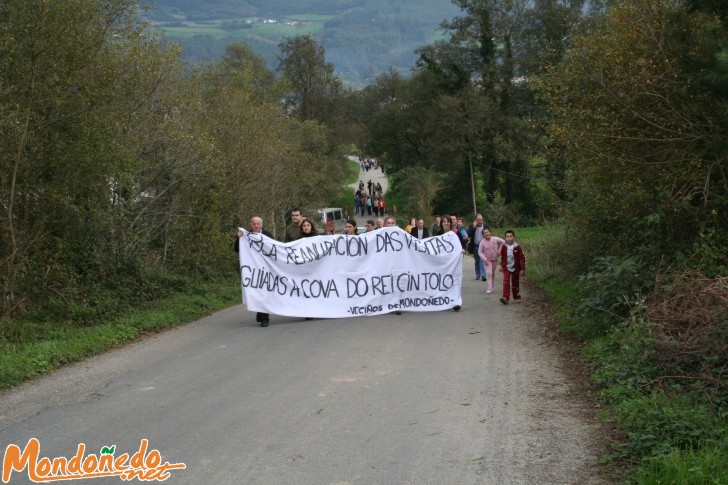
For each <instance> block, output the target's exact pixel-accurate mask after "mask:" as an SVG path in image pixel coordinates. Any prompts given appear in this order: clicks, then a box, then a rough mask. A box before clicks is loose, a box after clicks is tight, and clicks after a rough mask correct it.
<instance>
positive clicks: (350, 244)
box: [240, 227, 462, 318]
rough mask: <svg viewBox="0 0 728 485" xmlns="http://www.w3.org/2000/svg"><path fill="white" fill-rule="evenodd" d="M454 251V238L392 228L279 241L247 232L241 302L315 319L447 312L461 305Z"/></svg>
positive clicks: (459, 258)
mask: <svg viewBox="0 0 728 485" xmlns="http://www.w3.org/2000/svg"><path fill="white" fill-rule="evenodd" d="M461 249H462V247H461V245H460V241H459V240H458V238H457V236H456V235H455V234H453V233H447V234H444V235H442V236H437V237H431V238H428V239H424V240H419V239H416V238H413V237H412V236H411V235H409V234H407V233H406V232H404V231H403V230H402V229H400V228H397V227H385V228H383V229H379V230H377V231H372V232H368V233H364V234H361V235H358V236H347V235H343V234H341V235H336V236H316V237H310V238H304V239H299V240H298V241H294V242H290V243H285V244H284V243H280V242H278V241H275V240H273V239H270V238H268V237H266V236H263V235H262V234H254V233H250V232H247V231H246V232H245V234H244V235H243V237H242V238H240V277H241V281H242V286H243V303H245V304H246V305H247V307H248V309H249V310H252V311H257V312H266V313H274V314H277V315H286V316H297V317H320V318H342V317H355V316H362V315H376V314H381V313H390V312H392V311H395V310H403V311H416V312H421V311H437V310H446V309H449V308H452V307H454V306H455V305H461V304H462V298H461V295H460V287H461V282H462V256H461Z"/></svg>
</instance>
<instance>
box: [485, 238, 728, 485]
mask: <svg viewBox="0 0 728 485" xmlns="http://www.w3.org/2000/svg"><path fill="white" fill-rule="evenodd" d="M502 232H503V231H502V230H497V231H496V234H498V235H500V234H502ZM515 232H516V235H517V240H519V241H520V242H521V244H522V245H523V246H524V252H525V254H526V258H527V272H526V274H527V275H528V277H529V279H531V280H533V281H535V282H536V283H537V284H538V285H539V286H540V287H541V288H542V289H544V290H545V291H546V293H547V294H548V295H549V298H550V301H551V303H552V305H553V308H554V310H555V314H556V318H557V320H558V323H559V325H560V329H561V331H562V332H563V333H564V334H571V335H575V336H577V337H578V338H579V339H580V340H581V341H582V342H583V352H584V357H585V359H586V362H587V365H588V367H589V370H590V372H591V375H592V379H593V382H594V383H595V385H596V386H597V388H598V390H599V399H600V401H601V402H602V404H603V408H604V409H605V412H604V413H603V419H606V420H610V421H612V422H613V424H615V425H616V426H617V427H618V428H619V429H620V430H621V431H622V432H623V433H624V439H622V440H620V441H619V442H617V443H612V445H611V446H610V451H609V453H608V454H607V455H605V456H603V457H602V461H603V462H604V463H610V464H612V465H617V466H618V467H620V468H625V469H626V472H625V476H626V477H627V480H628V481H629V482H634V483H645V484H718V483H728V471H727V470H728V467H726V466H725V465H726V463H728V431H727V430H728V426H727V424H728V396H725V395H722V394H720V393H715V392H710V391H711V386H712V387H713V388H714V387H716V385H715V384H713V383H712V382H711V379H712V375H711V374H707V373H706V374H705V376H704V377H703V376H698V377H697V378H694V377H690V378H683V376H680V375H675V373H674V372H671V370H670V368H669V367H668V366H669V363H668V362H666V360H665V359H666V356H665V355H664V354H661V353H660V352H659V351H657V350H656V347H655V345H654V343H655V341H654V339H655V333H656V332H655V326H656V324H655V323H653V322H650V321H648V320H647V319H646V318H645V317H644V315H643V314H642V313H640V312H639V311H637V312H635V313H634V314H633V315H631V316H630V317H629V318H628V319H624V320H621V321H620V320H617V319H615V320H614V321H613V322H612V323H611V326H610V327H608V328H607V329H606V330H605V327H604V323H603V322H601V321H600V322H596V321H589V320H588V319H587V318H584V317H582V316H580V315H579V314H578V312H577V308H578V306H579V305H578V304H579V299H580V298H583V297H585V295H581V294H580V292H579V290H578V287H577V285H578V280H577V279H576V278H574V277H568V276H567V275H566V274H565V272H564V271H562V269H561V268H562V267H563V266H562V265H563V260H564V259H565V258H564V256H565V255H568V251H567V250H566V249H568V244H567V243H566V235H565V231H564V228H562V227H559V226H546V227H539V228H523V229H515ZM597 291H598V290H597ZM605 291H606V290H605ZM586 296H589V295H586ZM691 358H693V359H694V360H695V362H700V359H699V357H696V356H692V357H691ZM696 365H697V364H696Z"/></svg>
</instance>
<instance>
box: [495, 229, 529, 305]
mask: <svg viewBox="0 0 728 485" xmlns="http://www.w3.org/2000/svg"><path fill="white" fill-rule="evenodd" d="M505 239H506V243H505V244H503V245H502V246H501V248H500V257H501V267H500V270H501V272H502V273H503V296H501V299H500V301H501V303H503V304H504V305H507V304H508V300H510V297H511V289H513V299H514V300H520V299H521V294H520V287H519V281H520V279H521V276H523V275H524V274H526V256H525V255H524V254H523V248H521V246H519V245H518V243H517V242H516V233H515V232H513V231H511V230H510V229H509V230H508V231H506V238H505Z"/></svg>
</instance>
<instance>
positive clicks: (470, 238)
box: [235, 182, 526, 327]
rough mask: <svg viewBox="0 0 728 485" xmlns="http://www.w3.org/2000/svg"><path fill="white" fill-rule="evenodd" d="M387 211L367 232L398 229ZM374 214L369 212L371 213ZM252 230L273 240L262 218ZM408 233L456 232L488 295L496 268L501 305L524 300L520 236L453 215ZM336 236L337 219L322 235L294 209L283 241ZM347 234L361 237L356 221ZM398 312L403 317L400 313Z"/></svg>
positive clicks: (262, 319)
mask: <svg viewBox="0 0 728 485" xmlns="http://www.w3.org/2000/svg"><path fill="white" fill-rule="evenodd" d="M362 183H363V182H362ZM360 190H362V189H360ZM371 190H372V189H370V191H371ZM373 190H376V189H373ZM370 193H371V192H370ZM355 199H356V197H355ZM379 199H381V196H379ZM382 201H383V199H382ZM385 210H386V205H384V207H383V208H381V207H378V209H377V212H374V214H378V215H381V216H383V217H378V218H377V219H376V220H375V219H369V220H367V222H366V231H367V232H370V231H374V230H377V229H381V228H382V227H395V226H396V225H397V221H396V220H395V218H394V217H393V216H391V215H386V216H385ZM372 212H373V210H372ZM372 212H368V214H371V213H372ZM357 214H361V215H364V212H361V211H359V210H357ZM250 227H251V232H253V233H263V234H264V235H266V236H268V237H272V236H271V235H270V234H269V233H268V232H267V231H266V230H265V229H263V220H262V219H261V218H260V217H253V218H252V219H251V223H250ZM404 230H405V231H406V232H407V233H408V234H410V235H411V236H412V237H414V238H417V239H426V238H428V237H432V236H440V235H443V234H446V233H448V232H453V233H454V234H455V236H456V237H457V238H458V241H459V242H460V244H461V247H462V253H465V252H466V251H467V252H468V253H470V254H472V255H473V262H474V268H475V279H476V280H478V281H483V282H487V288H486V294H492V293H493V292H494V284H495V275H496V268H498V272H500V273H502V274H503V285H502V288H503V292H502V296H501V297H500V302H501V303H503V304H504V305H507V304H508V302H509V301H510V300H511V298H512V299H513V300H514V301H519V300H520V299H521V294H520V278H521V277H522V276H523V275H524V274H525V269H526V258H525V256H524V253H523V248H522V247H521V246H520V245H519V244H518V243H517V242H516V240H515V239H516V235H515V233H514V232H513V231H511V230H508V231H506V232H505V234H504V238H500V237H497V236H495V235H493V233H492V231H491V229H490V227H488V226H487V225H486V224H485V220H484V218H483V216H482V214H478V215H476V217H475V220H474V221H473V223H472V224H471V225H470V226H469V227H466V225H465V224H464V221H463V218H462V217H458V216H456V215H450V214H444V215H436V216H434V219H433V222H432V224H431V225H430V226H429V227H427V226H426V225H425V221H424V219H422V218H419V219H418V218H412V219H410V220H409V223H408V224H407V226H405V228H404ZM334 234H336V232H335V227H334V221H333V219H331V220H328V221H327V223H326V228H325V229H324V232H323V233H320V232H319V231H318V229H317V228H316V224H315V223H314V221H313V220H312V219H310V218H308V217H304V215H303V213H302V212H301V210H300V209H299V208H298V207H294V208H293V209H291V224H290V225H289V226H288V227H286V230H285V233H284V238H283V242H290V241H296V240H298V239H301V238H306V237H312V236H318V235H334ZM345 234H347V235H350V236H355V235H357V223H356V220H354V219H353V218H351V219H348V220H347V221H346V230H345ZM242 235H243V232H242V231H240V230H238V232H237V238H236V240H235V252H238V251H239V238H240V237H241V236H242ZM454 310H455V311H458V310H460V306H459V305H457V306H456V307H455V308H454ZM395 313H397V314H399V313H400V312H395ZM256 320H257V321H258V322H259V323H260V325H261V326H262V327H267V326H268V322H269V316H268V314H267V313H258V314H257V316H256Z"/></svg>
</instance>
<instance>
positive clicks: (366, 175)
mask: <svg viewBox="0 0 728 485" xmlns="http://www.w3.org/2000/svg"><path fill="white" fill-rule="evenodd" d="M349 160H353V161H355V162H357V163H359V157H355V156H353V155H349ZM370 180H371V181H372V183H373V184H374V185H376V184H377V182H379V183H380V184H382V192H384V195H385V198H386V195H387V190H388V189H389V182H388V181H387V176H386V175H385V174H383V173H382V171H381V170H380V169H378V168H377V169H369V171H368V172H367V171H366V170H364V169H363V168H360V169H359V180H357V181H356V182H354V183H353V184H350V185H349V187H351V188H353V189H354V190H356V189H357V188H358V187H359V182H360V181H362V182H364V188H365V190H366V185H367V182H369V181H370Z"/></svg>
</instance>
